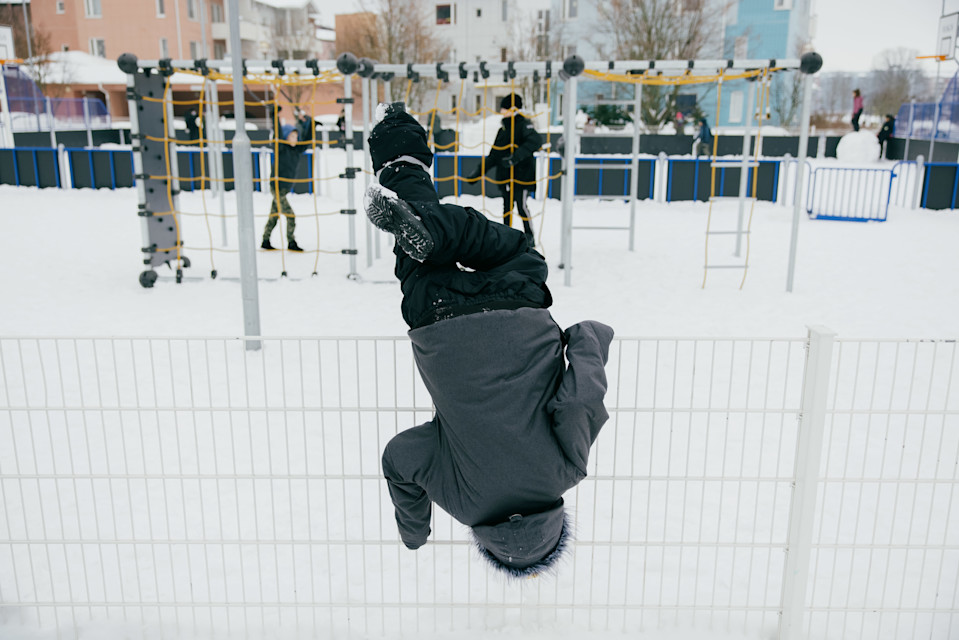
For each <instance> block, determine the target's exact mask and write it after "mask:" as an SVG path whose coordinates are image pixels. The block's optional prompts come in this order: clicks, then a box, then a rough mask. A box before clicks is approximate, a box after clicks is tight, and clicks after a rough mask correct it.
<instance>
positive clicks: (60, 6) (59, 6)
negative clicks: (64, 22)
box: [57, 0, 67, 13]
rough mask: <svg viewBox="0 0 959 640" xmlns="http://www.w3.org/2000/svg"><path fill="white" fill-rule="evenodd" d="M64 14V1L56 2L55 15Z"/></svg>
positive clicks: (65, 10) (65, 5)
mask: <svg viewBox="0 0 959 640" xmlns="http://www.w3.org/2000/svg"><path fill="white" fill-rule="evenodd" d="M66 12H67V3H66V0H57V13H66Z"/></svg>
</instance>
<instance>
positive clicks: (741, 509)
mask: <svg viewBox="0 0 959 640" xmlns="http://www.w3.org/2000/svg"><path fill="white" fill-rule="evenodd" d="M821 337H822V336H821ZM822 341H823V342H824V343H825V344H828V345H829V348H830V349H831V353H832V355H831V357H828V358H827V360H826V365H827V366H826V367H825V368H826V369H828V371H829V374H828V379H827V380H825V381H823V380H822V379H821V377H816V378H812V375H811V373H810V372H809V371H807V366H806V360H807V354H806V348H807V346H808V342H807V341H803V340H707V339H655V340H638V339H617V340H616V341H615V342H614V344H613V349H612V353H611V360H610V364H609V367H608V372H609V374H610V391H609V395H608V399H607V405H608V407H609V409H610V413H611V416H612V417H611V420H610V423H609V424H608V425H607V426H606V427H605V428H604V430H603V432H602V433H601V435H600V437H599V439H598V441H597V444H596V446H595V448H594V451H593V454H592V456H591V460H590V474H589V477H588V478H587V479H586V480H585V481H583V482H582V483H581V484H580V485H579V487H577V488H576V489H575V490H574V491H571V492H570V494H569V495H568V496H566V498H567V504H569V505H570V507H571V509H572V511H573V513H574V518H575V525H576V534H577V535H576V537H577V541H576V543H575V545H574V549H573V552H572V554H571V556H570V557H569V559H568V561H567V562H566V563H565V565H564V566H563V567H562V568H561V569H560V571H559V572H558V574H557V575H556V576H555V577H542V578H539V579H536V580H531V581H522V582H519V583H512V582H506V581H504V580H503V579H501V578H500V577H499V576H497V575H494V574H491V572H490V570H489V569H488V568H487V567H486V566H485V565H484V564H483V562H482V561H481V560H480V559H478V558H477V557H476V555H475V553H474V552H473V551H472V549H471V547H470V544H469V542H468V535H467V533H466V531H465V528H464V527H462V526H461V525H459V524H457V523H456V522H455V521H453V520H452V519H451V518H449V517H448V516H447V515H446V514H444V513H443V512H441V511H440V510H436V511H435V513H434V524H433V535H432V538H431V540H430V543H429V544H427V545H426V546H425V547H423V548H422V549H420V550H419V551H417V552H410V551H408V550H406V549H405V548H404V547H403V546H402V545H401V544H400V543H399V541H398V535H397V532H396V527H395V524H394V521H393V515H392V505H391V503H390V500H389V497H388V494H387V491H386V487H385V483H384V482H383V481H382V479H381V474H380V465H379V462H380V453H381V451H382V449H383V446H384V445H385V444H386V442H387V441H388V439H389V438H390V437H392V435H393V434H395V433H396V432H397V431H399V430H402V429H404V428H406V427H408V426H411V425H414V424H417V423H419V422H423V421H425V420H427V419H429V418H430V417H431V415H432V411H431V405H430V398H429V396H428V394H427V393H426V391H425V389H424V387H423V386H422V384H421V382H420V381H419V379H418V377H417V375H416V372H415V367H414V364H413V362H412V356H411V353H410V348H409V345H408V342H407V340H406V339H378V338H355V339H346V338H341V339H264V340H263V341H262V342H263V349H262V351H258V352H248V351H246V350H245V349H244V345H243V341H242V340H239V339H222V338H210V339H199V338H198V339H177V338H162V339H161V338H152V339H117V338H114V339H85V338H84V339H32V338H21V339H2V340H0V365H2V366H0V376H2V385H0V393H2V394H3V395H2V396H0V500H2V504H3V509H2V519H0V636H6V634H7V633H11V632H15V631H16V630H17V629H26V630H34V629H37V628H41V629H47V630H49V633H50V634H53V635H55V637H58V638H60V637H63V638H75V637H80V636H81V635H82V633H83V631H82V630H87V631H89V630H90V629H102V628H110V627H112V626H117V627H122V628H123V629H124V633H126V634H127V637H151V638H152V637H182V636H183V635H184V634H189V633H196V634H209V633H211V630H212V631H215V632H222V633H224V634H227V635H228V637H236V636H237V635H243V636H244V637H259V636H264V637H278V636H280V635H283V636H285V637H299V636H300V635H302V636H303V637H313V636H314V634H315V633H317V632H319V630H323V632H322V633H326V634H327V635H329V634H331V633H336V632H339V634H340V636H338V637H354V636H355V637H364V636H366V634H373V635H382V634H386V635H389V634H391V633H392V634H398V633H400V632H403V633H405V634H412V633H419V634H424V633H431V632H449V631H457V630H465V629H487V628H496V627H500V626H503V625H511V626H522V627H527V628H541V627H548V626H550V625H564V626H565V625H574V626H578V627H583V628H590V629H594V630H611V631H616V630H624V631H629V632H634V631H636V630H640V629H645V630H653V629H656V628H659V627H661V626H669V625H672V624H674V623H677V622H681V623H692V624H695V625H697V626H700V627H702V628H706V627H713V628H719V629H723V630H725V629H728V630H731V631H735V632H741V633H745V634H750V635H751V636H753V637H757V638H759V637H763V638H765V637H770V636H772V635H775V634H777V633H779V632H780V620H781V616H783V615H786V616H787V618H788V612H789V611H799V612H800V617H801V618H802V619H801V621H800V622H799V623H798V627H797V626H796V625H795V624H793V625H792V626H790V627H789V628H786V627H785V625H784V628H783V629H782V630H781V631H782V637H797V636H796V635H793V636H789V633H795V631H796V629H797V628H798V630H799V633H800V634H802V633H805V634H807V635H808V637H815V638H843V639H845V638H870V639H872V638H917V637H922V638H943V639H944V638H948V637H952V634H954V633H955V629H957V628H959V619H957V613H959V612H957V594H959V508H954V507H957V502H959V496H957V495H956V492H955V487H956V483H957V468H959V384H957V381H959V377H957V376H956V375H955V369H956V368H957V367H956V365H957V360H959V357H957V353H956V351H957V349H956V343H955V342H952V341H921V342H911V341H901V342H849V341H838V342H836V343H835V344H833V341H832V338H831V337H830V336H826V337H824V338H823V340H822ZM823 353H826V352H821V353H820V355H823ZM826 355H827V356H828V353H826ZM817 381H818V388H820V389H826V390H828V391H827V392H826V393H827V394H828V395H827V396H826V397H822V393H820V394H819V397H818V398H817V401H818V402H821V403H822V406H823V407H825V411H824V413H825V415H824V416H820V418H818V419H817V420H816V421H818V422H819V423H820V424H819V425H818V427H819V428H820V429H822V440H823V446H822V448H821V449H822V450H821V460H822V464H821V465H820V466H819V467H818V468H811V469H805V468H804V467H803V465H805V464H806V462H804V460H805V458H804V457H803V456H802V455H800V456H798V457H797V448H796V443H797V439H798V436H799V429H798V425H799V424H800V416H801V414H803V411H804V409H803V406H802V402H803V400H802V399H803V390H804V388H807V387H808V385H810V384H813V383H815V382H817ZM522 392H523V390H522V389H517V393H522ZM808 417H809V416H808V415H807V418H808ZM804 424H805V422H804ZM797 461H798V464H797ZM800 472H803V473H805V474H806V476H805V477H811V478H812V479H813V481H814V483H815V492H814V494H813V495H815V497H816V498H815V501H814V504H813V505H812V511H811V512H812V513H814V514H816V515H815V520H814V522H813V523H812V526H811V527H806V529H807V530H808V531H809V532H811V533H809V534H807V535H808V536H810V537H809V538H808V539H805V540H796V539H790V537H789V536H790V533H789V532H790V531H791V530H792V529H791V527H790V517H791V515H790V514H791V513H792V514H793V516H792V517H795V514H796V513H799V512H798V511H797V510H796V506H797V504H796V501H794V499H793V484H794V482H795V481H796V479H797V476H798V475H799V474H800ZM802 546H805V548H806V549H807V550H808V552H809V561H808V562H806V563H805V565H806V566H804V567H800V570H801V571H806V572H808V585H809V588H808V589H807V590H805V592H803V590H802V589H800V590H799V591H800V592H799V593H794V594H792V595H790V587H791V586H795V583H794V582H793V581H792V580H791V577H790V576H789V575H786V573H785V572H786V567H787V564H788V563H787V558H788V557H789V554H794V555H793V556H792V558H793V560H795V558H796V557H797V555H795V554H796V553H797V549H799V548H801V547H802ZM800 556H801V554H800ZM784 598H785V600H784ZM783 612H787V613H786V614H784V613H783ZM794 621H795V619H793V622H794ZM790 629H792V631H790ZM803 629H805V631H803ZM207 637H208V636H207ZM800 637H801V636H800Z"/></svg>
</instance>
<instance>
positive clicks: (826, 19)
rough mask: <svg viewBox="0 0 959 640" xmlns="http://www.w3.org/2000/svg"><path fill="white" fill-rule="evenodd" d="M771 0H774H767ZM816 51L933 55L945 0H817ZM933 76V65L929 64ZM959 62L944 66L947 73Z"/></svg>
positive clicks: (949, 1) (851, 56)
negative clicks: (901, 50)
mask: <svg viewBox="0 0 959 640" xmlns="http://www.w3.org/2000/svg"><path fill="white" fill-rule="evenodd" d="M769 1H770V2H772V0H769ZM813 3H814V4H813V12H814V13H815V14H816V23H817V27H816V34H815V40H814V42H815V45H816V49H817V50H818V51H819V52H820V53H821V54H822V57H823V61H824V68H823V70H824V71H868V70H869V69H871V68H872V67H873V60H874V58H875V57H876V56H877V55H878V54H879V53H880V52H881V51H882V50H883V49H888V48H896V47H905V48H907V49H915V50H917V51H919V54H920V55H933V54H934V53H935V52H936V50H935V43H936V31H937V28H938V26H939V17H940V15H942V12H943V0H813ZM318 4H319V5H320V8H321V11H322V12H323V15H324V18H325V19H326V20H328V21H329V23H330V26H333V25H332V23H333V19H332V16H334V15H335V14H337V13H347V12H350V11H358V10H359V9H358V7H359V0H319V2H318ZM945 7H946V13H951V12H954V11H959V0H946V2H945ZM925 66H926V69H927V71H928V72H929V73H932V74H935V72H936V65H935V63H926V65H925ZM956 69H957V65H956V63H955V62H951V61H950V62H948V63H946V64H943V65H942V73H943V75H946V74H947V73H948V75H950V76H951V75H952V74H953V73H955V71H956Z"/></svg>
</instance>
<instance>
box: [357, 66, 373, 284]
mask: <svg viewBox="0 0 959 640" xmlns="http://www.w3.org/2000/svg"><path fill="white" fill-rule="evenodd" d="M360 85H361V87H362V89H363V96H362V100H363V102H362V107H363V108H362V111H363V188H364V189H366V188H368V187H369V186H370V170H371V167H372V164H371V163H370V153H369V150H368V149H367V148H366V147H367V143H366V141H367V140H368V139H369V137H370V91H371V82H370V79H369V78H363V79H362V80H361V81H360ZM364 218H365V216H364ZM364 226H365V227H366V266H367V267H372V266H373V225H372V224H371V223H370V222H369V220H367V222H366V224H365V225H364Z"/></svg>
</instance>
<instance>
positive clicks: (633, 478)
mask: <svg viewBox="0 0 959 640" xmlns="http://www.w3.org/2000/svg"><path fill="white" fill-rule="evenodd" d="M0 480H20V481H24V480H31V481H33V480H67V481H73V480H164V481H167V480H169V481H181V480H260V481H262V480H270V481H273V480H275V481H279V482H288V481H291V480H297V481H301V480H337V481H344V480H360V481H364V480H376V481H379V480H383V476H382V475H379V474H377V475H368V474H320V473H313V474H308V473H306V474H304V473H299V474H280V473H269V474H262V473H261V474H254V473H17V474H2V475H0ZM793 480H794V479H793V478H787V477H764V476H653V475H640V476H638V475H615V476H610V475H590V476H588V477H587V478H585V479H584V482H771V483H775V482H792V481H793ZM894 481H896V480H887V481H885V482H894ZM950 481H951V480H950ZM930 482H940V481H932V480H930Z"/></svg>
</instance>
